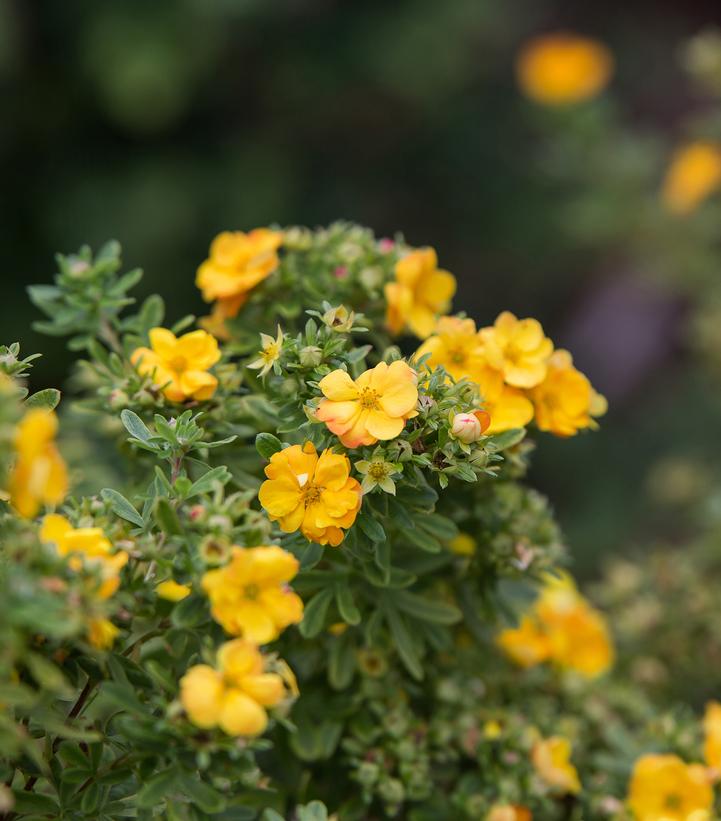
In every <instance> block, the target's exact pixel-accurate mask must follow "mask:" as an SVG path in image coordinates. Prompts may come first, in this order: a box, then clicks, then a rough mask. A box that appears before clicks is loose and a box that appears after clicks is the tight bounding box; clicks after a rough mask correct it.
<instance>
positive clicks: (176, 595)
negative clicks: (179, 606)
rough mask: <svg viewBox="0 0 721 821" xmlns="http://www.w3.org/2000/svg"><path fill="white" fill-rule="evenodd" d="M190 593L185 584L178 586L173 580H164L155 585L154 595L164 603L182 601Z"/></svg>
mask: <svg viewBox="0 0 721 821" xmlns="http://www.w3.org/2000/svg"><path fill="white" fill-rule="evenodd" d="M190 593H191V589H190V587H189V586H188V585H187V584H178V582H176V581H175V580H174V579H166V580H165V581H164V582H160V584H157V585H155V595H156V596H158V597H159V598H161V599H165V600H166V601H172V602H179V601H183V599H186V598H187V597H188V596H189V595H190Z"/></svg>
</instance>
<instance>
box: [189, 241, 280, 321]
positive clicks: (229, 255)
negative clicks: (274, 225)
mask: <svg viewBox="0 0 721 821" xmlns="http://www.w3.org/2000/svg"><path fill="white" fill-rule="evenodd" d="M282 242H283V234H282V233H281V232H279V231H271V230H270V229H268V228H256V229H254V230H253V231H249V232H248V233H247V234H245V233H243V232H242V231H224V232H223V233H221V234H218V236H217V237H216V238H215V239H214V240H213V242H212V243H211V245H210V256H209V257H208V259H206V260H205V262H203V263H202V264H201V265H200V267H199V268H198V274H197V276H196V280H195V283H196V285H197V286H198V288H200V290H201V292H202V294H203V299H204V300H205V301H206V302H213V301H214V300H218V302H219V303H220V304H221V305H222V308H221V312H222V316H223V318H228V317H234V316H237V314H238V311H239V310H240V308H241V306H242V305H243V304H244V303H245V301H246V300H247V299H248V296H249V295H250V291H252V289H253V288H255V286H256V285H258V283H260V282H262V281H263V280H264V279H265V278H266V277H267V276H269V275H270V274H272V273H273V271H275V269H276V268H277V267H278V248H279V247H280V246H281V244H282Z"/></svg>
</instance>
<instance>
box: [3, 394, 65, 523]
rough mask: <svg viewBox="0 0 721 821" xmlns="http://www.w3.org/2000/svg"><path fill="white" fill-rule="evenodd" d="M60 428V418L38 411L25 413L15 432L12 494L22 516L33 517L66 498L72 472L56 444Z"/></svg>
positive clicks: (10, 491)
mask: <svg viewBox="0 0 721 821" xmlns="http://www.w3.org/2000/svg"><path fill="white" fill-rule="evenodd" d="M57 429H58V418H57V416H56V415H55V414H54V413H53V412H52V411H47V410H41V409H40V408H36V409H33V410H29V411H28V412H27V413H26V414H25V416H24V417H23V418H22V420H21V421H20V423H19V424H18V426H17V428H16V430H15V443H14V444H15V453H16V461H15V464H14V465H13V467H12V469H11V471H10V478H9V486H8V491H9V494H10V501H11V502H12V505H13V507H14V508H15V509H16V510H17V512H18V513H19V514H20V515H21V516H25V517H27V518H32V517H33V516H35V514H36V513H37V512H38V510H40V506H41V505H43V504H48V505H57V504H60V502H62V500H63V499H64V498H65V494H66V493H67V490H68V473H67V468H66V467H65V462H64V461H63V459H62V456H60V453H59V451H58V449H57V446H56V445H55V434H56V432H57Z"/></svg>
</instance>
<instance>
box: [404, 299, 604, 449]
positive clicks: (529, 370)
mask: <svg viewBox="0 0 721 821" xmlns="http://www.w3.org/2000/svg"><path fill="white" fill-rule="evenodd" d="M425 355H427V356H428V360H427V361H428V365H429V366H430V367H432V368H435V367H437V366H439V365H442V366H443V367H444V368H445V369H446V371H448V373H449V374H450V375H451V376H452V377H453V378H454V379H456V380H458V379H462V378H464V377H465V378H466V379H468V380H470V381H471V382H475V383H476V384H477V385H478V386H479V388H480V390H481V394H482V396H483V401H484V405H485V408H486V410H487V411H488V413H489V414H490V417H491V423H490V427H489V428H488V433H499V432H501V431H504V430H510V429H511V428H518V427H523V426H525V425H527V424H529V423H530V422H531V420H533V419H534V417H535V422H536V425H537V426H538V428H539V429H540V430H543V431H548V432H550V433H554V434H556V435H557V436H573V435H574V434H576V433H577V432H578V431H579V430H582V429H584V428H592V427H594V426H595V424H596V423H595V421H594V417H596V416H601V415H602V414H603V413H605V411H606V400H605V399H604V398H603V397H602V396H601V395H600V394H598V393H597V392H596V391H595V390H594V389H593V387H592V386H591V383H590V382H589V381H588V379H587V378H586V377H585V376H584V375H583V374H582V373H581V372H580V371H578V370H577V369H576V368H575V367H574V366H573V359H572V357H571V354H570V353H568V351H565V350H562V349H559V350H556V351H554V349H553V342H551V340H550V339H549V338H548V337H547V336H546V335H545V334H544V332H543V328H542V327H541V324H540V323H539V322H538V321H537V320H535V319H517V318H516V316H514V314H512V313H510V311H504V312H503V313H501V314H500V315H499V316H498V318H497V319H496V321H495V323H494V324H493V325H492V326H490V327H486V328H481V329H480V330H478V331H477V330H476V325H475V323H474V321H473V320H472V319H461V318H459V317H454V316H446V317H442V318H441V319H439V320H438V323H437V325H436V328H435V333H434V334H433V335H432V336H431V337H430V338H429V339H427V340H426V341H425V342H424V343H423V344H422V345H421V347H420V348H419V349H418V352H417V356H419V357H420V356H425Z"/></svg>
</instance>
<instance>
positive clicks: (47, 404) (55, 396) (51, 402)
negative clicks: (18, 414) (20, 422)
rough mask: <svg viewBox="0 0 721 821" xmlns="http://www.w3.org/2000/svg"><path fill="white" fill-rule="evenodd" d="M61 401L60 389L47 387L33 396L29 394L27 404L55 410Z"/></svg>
mask: <svg viewBox="0 0 721 821" xmlns="http://www.w3.org/2000/svg"><path fill="white" fill-rule="evenodd" d="M59 403H60V391H59V390H57V388H45V390H43V391H38V392H37V393H34V394H33V395H32V396H28V398H27V399H26V400H25V405H26V407H28V408H47V409H48V410H55V408H57V406H58V404H59Z"/></svg>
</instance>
